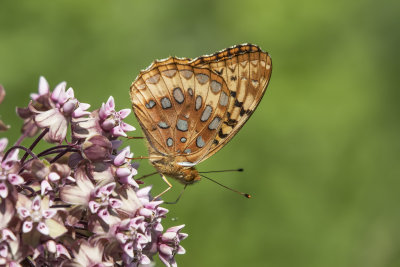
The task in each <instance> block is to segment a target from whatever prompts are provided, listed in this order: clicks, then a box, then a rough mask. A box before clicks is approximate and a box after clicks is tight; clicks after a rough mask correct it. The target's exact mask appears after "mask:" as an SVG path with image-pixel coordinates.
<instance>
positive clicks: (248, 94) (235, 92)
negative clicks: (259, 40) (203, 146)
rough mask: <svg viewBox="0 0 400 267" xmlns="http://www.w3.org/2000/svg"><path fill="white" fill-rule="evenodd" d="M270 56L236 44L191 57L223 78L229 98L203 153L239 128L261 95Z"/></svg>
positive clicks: (254, 107) (215, 148)
mask: <svg viewBox="0 0 400 267" xmlns="http://www.w3.org/2000/svg"><path fill="white" fill-rule="evenodd" d="M271 64H272V63H271V58H270V57H269V55H268V54H267V53H266V52H263V51H262V50H261V49H260V48H259V47H258V46H255V45H250V44H248V45H238V46H235V47H232V48H228V49H225V50H223V51H221V52H219V53H216V54H214V55H211V56H203V57H199V58H197V59H194V60H192V61H191V65H192V66H197V67H201V68H206V69H211V70H212V71H214V72H215V73H217V74H218V75H220V76H221V77H223V79H224V80H225V82H226V84H227V86H228V88H229V91H230V92H229V95H230V101H229V106H228V109H227V113H226V116H225V117H224V119H223V123H222V126H221V127H220V129H219V130H218V134H217V135H216V138H215V140H214V142H213V145H212V147H211V148H210V150H209V152H208V154H207V156H206V157H204V158H203V160H205V159H207V158H208V157H210V156H211V155H213V154H214V153H216V152H217V151H218V150H219V149H221V148H222V147H223V146H224V145H225V144H226V143H227V142H229V141H230V140H231V139H232V138H233V136H234V135H235V134H236V133H237V132H238V131H239V130H240V128H241V127H242V126H243V125H244V123H245V122H246V121H247V120H248V119H249V117H250V116H251V114H252V113H253V111H254V110H255V109H256V107H257V105H258V104H259V102H260V101H261V99H262V96H263V95H264V93H265V90H266V88H267V85H268V81H269V79H270V76H271V70H272V65H271Z"/></svg>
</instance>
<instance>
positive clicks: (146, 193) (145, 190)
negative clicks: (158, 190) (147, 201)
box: [136, 186, 152, 197]
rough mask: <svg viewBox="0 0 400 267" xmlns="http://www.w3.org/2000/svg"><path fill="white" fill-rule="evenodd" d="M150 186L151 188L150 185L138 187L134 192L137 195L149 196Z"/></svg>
mask: <svg viewBox="0 0 400 267" xmlns="http://www.w3.org/2000/svg"><path fill="white" fill-rule="evenodd" d="M151 188H152V187H151V186H146V187H143V188H140V189H139V190H138V191H137V192H136V195H137V197H147V196H149V193H150V191H151Z"/></svg>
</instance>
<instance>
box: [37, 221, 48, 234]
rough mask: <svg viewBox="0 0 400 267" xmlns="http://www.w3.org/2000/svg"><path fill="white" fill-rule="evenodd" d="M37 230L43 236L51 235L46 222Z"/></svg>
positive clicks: (40, 224) (40, 223)
mask: <svg viewBox="0 0 400 267" xmlns="http://www.w3.org/2000/svg"><path fill="white" fill-rule="evenodd" d="M36 229H37V230H38V231H39V232H40V233H42V234H43V235H49V233H50V230H49V228H48V227H47V225H46V224H45V223H44V222H39V223H38V226H37V227H36Z"/></svg>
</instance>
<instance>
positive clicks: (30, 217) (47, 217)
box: [17, 195, 66, 237]
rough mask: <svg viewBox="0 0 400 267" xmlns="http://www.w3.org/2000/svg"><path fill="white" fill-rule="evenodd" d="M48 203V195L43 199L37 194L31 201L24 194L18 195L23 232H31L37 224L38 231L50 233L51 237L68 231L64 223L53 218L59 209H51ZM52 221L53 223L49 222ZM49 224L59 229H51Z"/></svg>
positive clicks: (18, 209)
mask: <svg viewBox="0 0 400 267" xmlns="http://www.w3.org/2000/svg"><path fill="white" fill-rule="evenodd" d="M29 205H30V207H29ZM48 205H49V199H48V197H44V198H43V200H42V199H41V198H40V196H36V197H35V198H34V199H33V200H32V201H31V200H29V199H28V198H26V197H25V196H24V195H19V196H18V202H17V206H18V208H17V211H18V215H19V216H20V218H21V220H22V221H23V224H22V232H23V233H29V232H30V231H31V230H32V229H33V228H34V226H35V225H36V230H37V231H39V232H40V233H41V234H43V235H49V236H51V237H57V236H59V235H61V234H63V233H64V232H65V231H66V229H65V227H64V226H63V225H61V224H59V223H58V222H56V221H54V220H52V218H53V217H54V216H55V215H56V213H57V209H49V206H48ZM50 222H51V224H49V223H50ZM49 225H51V226H52V227H55V228H57V229H51V228H49ZM51 231H52V232H51Z"/></svg>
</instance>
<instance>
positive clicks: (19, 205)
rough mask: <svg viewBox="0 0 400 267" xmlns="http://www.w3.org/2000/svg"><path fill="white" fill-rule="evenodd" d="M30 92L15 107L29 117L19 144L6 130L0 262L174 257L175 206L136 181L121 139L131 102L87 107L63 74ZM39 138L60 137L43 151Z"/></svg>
mask: <svg viewBox="0 0 400 267" xmlns="http://www.w3.org/2000/svg"><path fill="white" fill-rule="evenodd" d="M30 97H31V101H30V103H29V105H28V107H25V108H18V109H17V113H18V115H19V116H20V117H21V118H22V119H23V120H24V126H23V128H22V135H21V136H20V137H19V138H18V140H17V142H16V143H15V145H13V146H11V147H8V139H6V138H1V139H0V265H1V266H21V264H25V263H27V262H30V263H31V264H35V265H36V266H44V265H46V266H47V265H52V266H115V265H118V266H129V267H138V266H149V265H150V264H151V263H152V259H153V257H154V256H155V255H156V254H157V253H159V256H160V258H161V260H162V261H163V262H164V263H165V264H166V265H167V266H176V262H175V258H174V256H175V255H176V254H182V253H183V252H184V249H183V248H182V247H181V246H180V241H181V240H183V239H184V238H185V237H186V236H187V235H186V234H182V233H180V229H181V228H182V227H183V226H179V227H175V228H174V227H173V228H169V229H168V230H167V231H166V232H164V233H163V230H164V227H163V225H162V220H163V219H164V218H165V217H166V214H167V213H168V210H167V209H165V208H163V207H162V206H161V205H162V204H163V202H162V201H159V200H158V198H157V200H155V199H154V198H153V197H152V196H151V194H150V191H151V188H152V187H151V186H147V187H142V188H140V186H139V185H140V184H141V183H142V182H141V183H139V181H136V180H135V177H136V175H137V173H138V170H137V169H138V164H137V163H136V162H132V160H133V159H132V158H133V153H132V152H131V148H130V147H129V146H127V147H125V148H122V149H121V148H120V146H121V143H122V140H119V139H118V138H119V137H123V136H126V132H128V131H132V130H134V127H133V126H131V125H129V124H126V123H125V122H124V121H123V120H124V119H125V118H126V117H127V116H128V115H129V113H130V109H122V110H120V111H116V110H115V102H114V98H113V97H110V98H109V99H108V101H107V102H106V103H103V105H102V107H101V108H99V109H97V110H95V111H92V112H89V111H88V108H89V105H88V104H85V103H81V102H80V101H79V100H78V99H77V98H76V97H75V93H74V90H73V89H72V88H69V89H67V87H66V83H65V82H61V83H59V84H58V85H57V86H56V87H55V88H54V90H53V91H51V90H50V86H49V83H48V82H47V80H46V79H45V78H44V77H40V79H39V88H38V91H37V93H33V94H31V95H30ZM3 98H4V90H3V88H2V87H1V86H0V103H1V101H2V100H3ZM1 127H2V124H1V121H0V131H1V130H2V128H1ZM39 130H41V131H42V132H41V134H40V135H39V136H38V137H37V138H36V139H35V140H34V141H33V143H32V144H31V145H29V146H27V147H25V146H22V145H21V144H22V141H23V140H24V138H25V137H28V136H29V137H33V136H35V135H36V133H37V132H38V131H39ZM69 132H70V133H71V138H67V133H69ZM68 140H70V141H68ZM42 141H45V142H48V143H51V144H53V145H51V146H49V145H47V148H46V149H44V150H42V151H40V150H39V149H37V147H36V145H37V144H38V143H40V142H42ZM54 143H55V144H54ZM7 147H8V148H7ZM38 150H39V151H38ZM20 152H22V153H23V154H22V156H21V157H20V155H19V153H20Z"/></svg>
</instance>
